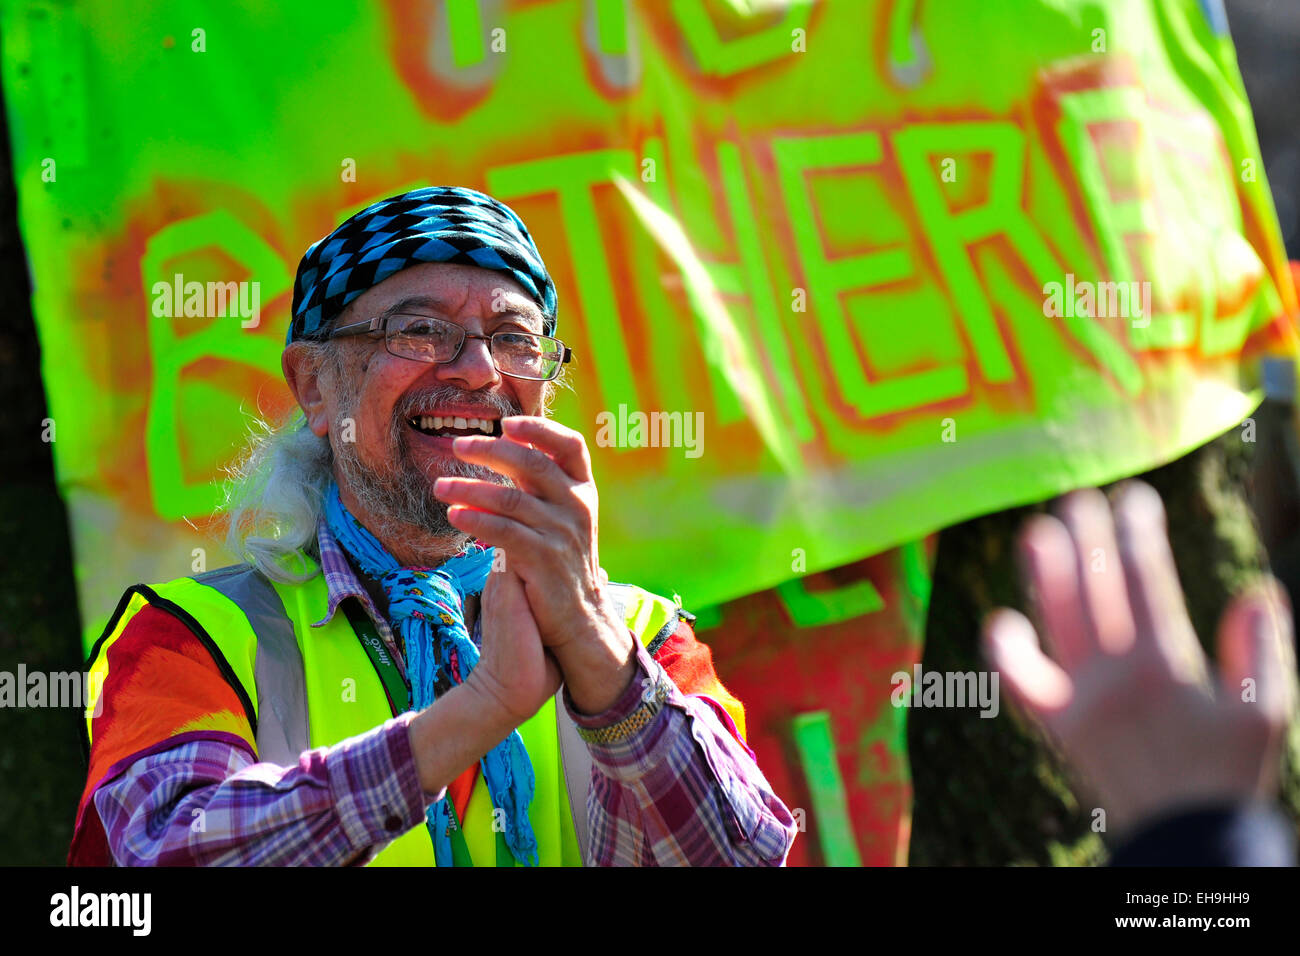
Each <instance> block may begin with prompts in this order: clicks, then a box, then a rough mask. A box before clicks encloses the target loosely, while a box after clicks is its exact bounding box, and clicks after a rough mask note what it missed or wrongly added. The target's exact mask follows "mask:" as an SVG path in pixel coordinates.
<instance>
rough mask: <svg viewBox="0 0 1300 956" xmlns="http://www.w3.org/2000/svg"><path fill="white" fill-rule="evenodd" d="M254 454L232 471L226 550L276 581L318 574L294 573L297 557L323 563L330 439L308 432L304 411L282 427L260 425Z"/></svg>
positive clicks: (253, 443) (331, 471)
mask: <svg viewBox="0 0 1300 956" xmlns="http://www.w3.org/2000/svg"><path fill="white" fill-rule="evenodd" d="M255 428H256V430H255V432H254V435H253V438H252V440H251V442H250V446H249V451H248V453H247V455H246V456H245V457H244V458H243V460H242V461H241V462H240V463H239V464H238V465H237V466H236V467H235V468H234V469H232V477H233V481H232V482H231V484H230V486H229V490H228V492H227V496H226V515H227V519H228V521H229V525H228V527H227V530H226V548H227V549H228V550H229V551H230V552H231V553H232V554H234V555H236V556H237V557H240V558H242V559H243V560H245V561H247V562H249V563H250V564H252V565H254V566H255V567H256V568H257V569H258V570H259V571H261V572H262V573H263V574H265V575H266V576H267V577H268V578H270V579H271V580H273V581H281V582H284V583H290V582H301V581H305V580H307V579H309V578H311V577H313V576H314V575H315V573H316V572H315V570H314V569H313V570H312V571H311V573H302V572H295V571H293V570H291V568H292V566H293V564H294V561H293V560H292V559H293V556H294V555H295V554H296V553H298V552H300V551H305V552H306V553H307V554H309V555H311V557H313V558H319V556H320V555H319V552H318V550H317V546H316V526H317V523H318V522H319V520H320V516H321V513H322V511H323V510H324V507H325V492H326V490H327V489H328V488H329V486H330V482H331V481H333V480H334V452H333V451H332V450H331V448H330V442H329V438H328V437H325V436H321V435H317V434H315V433H314V432H313V431H312V430H311V429H310V428H308V427H307V420H306V419H305V418H304V417H303V414H302V412H301V411H298V412H295V413H294V414H293V415H291V416H290V417H289V418H288V419H287V420H285V421H284V422H283V423H281V424H280V425H278V426H275V425H272V424H270V423H268V422H266V421H263V420H260V419H259V420H257V422H256V425H255Z"/></svg>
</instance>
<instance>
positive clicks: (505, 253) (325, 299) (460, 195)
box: [285, 186, 556, 345]
mask: <svg viewBox="0 0 1300 956" xmlns="http://www.w3.org/2000/svg"><path fill="white" fill-rule="evenodd" d="M420 262H451V263H460V264H462V265H470V266H479V267H481V268H484V269H495V270H496V271H498V272H504V273H506V274H507V275H509V276H510V277H511V278H513V279H514V280H515V281H516V282H518V283H519V285H520V286H522V287H523V290H524V291H525V292H526V293H527V294H528V295H529V296H530V297H531V298H532V299H533V301H535V302H536V303H537V304H538V306H539V307H540V308H541V310H542V313H543V316H544V331H545V333H546V334H547V335H551V334H553V333H554V332H555V324H556V296H555V283H553V282H552V281H551V277H550V274H549V273H547V271H546V265H545V264H544V263H543V262H542V256H541V253H539V252H538V251H537V246H536V245H535V244H534V243H533V237H532V236H531V235H529V233H528V228H527V227H526V226H525V225H524V221H523V220H522V219H520V218H519V216H517V215H516V214H515V212H514V210H512V209H511V208H510V207H509V206H507V205H505V204H504V203H501V202H498V201H497V200H495V199H493V198H492V197H491V196H488V195H485V194H483V193H481V192H478V191H476V190H473V189H468V188H466V187H464V186H426V187H425V188H423V189H413V190H411V191H410V192H406V193H402V194H401V195H399V196H390V197H389V198H388V199H381V200H380V201H379V202H377V203H373V204H371V205H369V206H367V207H366V208H365V209H363V210H361V212H359V213H357V214H356V215H355V216H352V217H351V218H350V219H348V220H346V221H345V222H344V223H343V224H342V225H340V226H339V227H338V228H337V229H335V230H334V231H333V232H331V233H330V234H329V235H328V236H326V237H325V238H324V239H321V240H319V241H317V242H315V243H313V244H312V246H311V247H310V248H309V249H308V250H307V253H306V254H305V255H304V256H303V257H302V262H300V263H299V264H298V275H297V277H296V278H295V279H294V284H293V319H292V321H291V322H290V324H289V334H288V337H287V338H286V339H285V344H286V345H288V344H289V343H291V342H295V341H297V340H299V339H311V338H318V337H320V336H322V335H323V334H324V333H325V332H327V331H328V329H329V323H330V322H332V321H333V320H334V318H335V317H337V316H338V314H339V313H340V312H342V311H343V309H344V308H346V307H347V305H348V304H349V303H350V302H352V300H353V299H355V298H357V297H358V296H359V295H361V294H362V293H363V292H365V291H366V290H367V289H370V288H371V287H373V286H376V285H378V284H379V283H380V282H383V281H384V280H385V279H387V278H388V277H389V276H391V275H393V274H394V273H395V272H400V271H401V270H402V269H405V268H407V267H408V266H413V265H415V264H417V263H420Z"/></svg>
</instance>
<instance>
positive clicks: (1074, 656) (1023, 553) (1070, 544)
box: [1020, 515, 1092, 671]
mask: <svg viewBox="0 0 1300 956" xmlns="http://www.w3.org/2000/svg"><path fill="white" fill-rule="evenodd" d="M1020 561H1021V564H1022V565H1023V567H1024V572H1025V573H1026V574H1027V575H1028V576H1029V580H1030V582H1031V583H1032V584H1033V587H1034V597H1035V603H1036V604H1037V606H1038V615H1039V617H1040V618H1041V619H1042V624H1043V628H1044V629H1045V630H1046V631H1047V640H1048V643H1049V644H1050V645H1051V647H1052V650H1053V652H1054V653H1055V654H1056V658H1057V660H1058V661H1060V662H1061V665H1062V666H1063V667H1065V669H1066V670H1067V671H1073V670H1074V669H1075V668H1076V667H1077V666H1078V665H1079V663H1080V662H1081V661H1083V660H1084V658H1086V657H1087V656H1088V655H1089V654H1090V653H1091V652H1092V637H1091V633H1090V632H1089V630H1088V620H1087V614H1086V612H1085V610H1084V606H1083V593H1082V591H1081V590H1080V587H1079V562H1078V559H1077V558H1076V556H1075V553H1074V539H1073V538H1071V537H1070V532H1069V531H1067V530H1066V528H1065V525H1063V524H1061V522H1060V521H1058V520H1057V519H1055V518H1053V517H1052V516H1051V515H1035V516H1034V517H1032V518H1030V519H1029V521H1028V522H1027V523H1026V524H1025V530H1024V531H1023V532H1022V533H1021V535H1020Z"/></svg>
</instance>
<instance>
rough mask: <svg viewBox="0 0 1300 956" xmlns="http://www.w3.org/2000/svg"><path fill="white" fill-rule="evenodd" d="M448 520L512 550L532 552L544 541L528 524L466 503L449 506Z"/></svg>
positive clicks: (523, 553) (456, 526) (525, 553)
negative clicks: (479, 509)
mask: <svg viewBox="0 0 1300 956" xmlns="http://www.w3.org/2000/svg"><path fill="white" fill-rule="evenodd" d="M447 520H448V521H449V522H450V523H451V526H452V527H453V528H457V529H459V530H461V531H464V532H465V533H466V534H468V535H471V536H472V537H474V538H477V539H478V540H479V541H482V542H483V543H484V544H490V545H492V546H493V547H497V548H506V549H507V550H508V551H509V552H511V553H513V554H520V555H528V554H533V553H535V552H536V550H537V549H538V547H539V546H540V545H541V543H542V538H541V535H539V534H538V533H537V532H536V531H534V530H533V529H532V528H530V527H528V526H527V525H525V524H521V523H519V522H518V521H514V520H512V519H510V518H503V517H501V516H500V515H495V514H492V513H491V512H488V511H478V510H476V509H474V508H467V507H465V506H464V505H452V506H451V507H449V508H448V509H447Z"/></svg>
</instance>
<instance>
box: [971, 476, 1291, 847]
mask: <svg viewBox="0 0 1300 956" xmlns="http://www.w3.org/2000/svg"><path fill="white" fill-rule="evenodd" d="M1059 514H1060V516H1061V518H1060V520H1058V519H1056V518H1052V517H1048V516H1046V515H1043V516H1038V517H1036V518H1034V519H1031V521H1030V522H1029V525H1028V527H1027V528H1026V530H1025V532H1024V534H1023V535H1022V538H1021V547H1022V551H1023V556H1024V565H1025V572H1026V575H1027V577H1028V578H1029V579H1030V581H1031V582H1032V584H1033V588H1034V591H1035V592H1036V600H1037V604H1038V609H1039V613H1040V617H1041V619H1042V623H1043V626H1044V628H1045V630H1046V632H1047V636H1048V639H1049V641H1050V644H1051V648H1052V651H1053V654H1054V657H1055V660H1052V659H1049V658H1048V657H1046V656H1045V655H1044V654H1043V653H1042V651H1041V650H1040V649H1039V646H1038V638H1037V635H1036V634H1035V632H1034V629H1033V627H1032V625H1031V624H1030V623H1029V621H1028V620H1026V619H1025V618H1024V616H1023V615H1020V614H1018V613H1016V612H1015V611H1011V610H1007V609H1000V610H998V611H995V612H994V613H993V614H992V615H990V617H989V619H988V620H987V621H986V622H985V633H984V646H985V653H986V654H987V656H988V658H989V659H990V661H991V662H992V665H993V666H994V667H995V668H996V669H997V670H998V671H1000V672H1001V676H1002V686H1003V687H1005V688H1007V690H1008V691H1009V692H1010V694H1011V696H1012V698H1013V700H1014V701H1015V703H1016V704H1017V705H1018V707H1019V708H1020V710H1021V711H1023V712H1024V713H1026V714H1027V715H1029V716H1030V717H1031V718H1033V719H1034V720H1035V721H1037V722H1038V723H1040V724H1041V725H1042V726H1043V727H1044V728H1045V729H1046V731H1047V732H1048V733H1049V734H1050V735H1051V736H1052V737H1053V738H1054V739H1055V740H1056V741H1057V743H1058V744H1059V745H1060V747H1061V749H1062V751H1063V752H1064V754H1065V756H1066V757H1067V758H1068V759H1069V761H1070V763H1071V764H1072V765H1073V766H1074V768H1075V769H1076V770H1077V771H1078V772H1079V773H1080V774H1081V775H1082V777H1083V782H1084V784H1085V786H1086V787H1087V788H1088V789H1090V790H1092V791H1093V793H1094V794H1095V795H1096V796H1097V797H1099V798H1100V801H1101V802H1100V806H1101V807H1102V808H1104V809H1105V810H1106V811H1107V814H1108V816H1109V817H1110V822H1111V824H1112V826H1111V829H1112V830H1114V831H1118V832H1119V833H1120V834H1121V835H1122V834H1123V833H1124V832H1125V831H1127V830H1130V829H1131V828H1133V827H1134V826H1135V825H1136V824H1138V823H1139V822H1141V821H1143V820H1145V819H1147V818H1150V817H1153V816H1156V815H1159V814H1162V813H1168V812H1171V811H1173V810H1175V809H1177V808H1179V807H1186V808H1189V809H1190V808H1191V807H1192V806H1194V805H1198V804H1200V805H1207V804H1211V803H1237V802H1242V801H1247V800H1251V799H1260V798H1268V797H1271V796H1272V794H1273V793H1274V792H1275V791H1276V788H1277V776H1278V762H1279V761H1278V758H1279V754H1280V748H1281V742H1282V738H1283V735H1284V731H1285V729H1286V726H1287V722H1288V720H1289V719H1290V717H1291V713H1292V709H1293V707H1294V701H1295V687H1294V667H1295V665H1294V663H1293V661H1292V659H1291V658H1292V654H1291V623H1290V620H1291V615H1290V609H1289V607H1287V603H1286V597H1285V592H1283V591H1282V589H1281V587H1280V586H1278V584H1277V582H1276V581H1273V580H1272V579H1269V581H1268V582H1267V583H1266V584H1263V585H1261V586H1260V587H1258V588H1257V589H1255V590H1254V591H1252V592H1248V593H1247V594H1245V595H1242V596H1240V597H1238V598H1237V600H1236V601H1235V602H1234V603H1233V604H1232V605H1231V606H1230V607H1229V608H1228V610H1227V611H1226V612H1225V613H1224V615H1223V618H1222V619H1221V621H1220V623H1219V634H1218V647H1219V661H1220V668H1221V671H1222V673H1221V675H1220V679H1219V682H1218V684H1217V685H1214V684H1212V683H1211V681H1210V678H1209V676H1208V673H1207V667H1206V662H1205V657H1204V655H1203V654H1202V652H1201V648H1200V645H1199V644H1198V643H1197V640H1196V634H1195V633H1194V631H1193V630H1192V625H1191V622H1190V621H1189V620H1188V617H1187V610H1186V608H1185V606H1184V604H1183V594H1182V589H1181V587H1180V586H1179V583H1178V576H1177V572H1176V571H1175V568H1174V562H1173V556H1172V554H1171V553H1170V549H1169V541H1168V538H1167V537H1166V533H1165V519H1164V509H1163V507H1162V506H1161V503H1160V497H1159V495H1157V494H1156V492H1155V491H1154V490H1153V489H1151V488H1150V487H1149V486H1147V485H1143V484H1140V483H1137V482H1131V483H1128V484H1126V485H1125V486H1123V487H1122V488H1121V489H1120V491H1119V493H1118V495H1117V500H1116V504H1115V509H1114V516H1115V520H1114V524H1112V519H1111V509H1110V508H1109V507H1108V505H1107V502H1106V498H1105V496H1103V495H1102V494H1101V492H1099V491H1096V490H1088V491H1080V492H1075V493H1073V494H1071V495H1069V496H1067V497H1066V498H1065V499H1064V500H1063V501H1062V503H1061V506H1060V508H1059ZM1117 558H1118V560H1116V559H1117Z"/></svg>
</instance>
